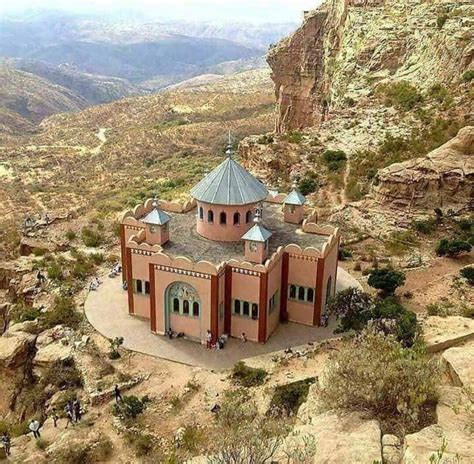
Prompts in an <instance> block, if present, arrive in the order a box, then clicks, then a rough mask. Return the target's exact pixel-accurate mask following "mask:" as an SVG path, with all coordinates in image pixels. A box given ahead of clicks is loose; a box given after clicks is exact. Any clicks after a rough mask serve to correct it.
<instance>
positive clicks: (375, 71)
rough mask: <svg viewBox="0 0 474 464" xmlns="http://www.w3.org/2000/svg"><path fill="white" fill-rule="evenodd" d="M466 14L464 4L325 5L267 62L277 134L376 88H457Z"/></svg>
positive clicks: (332, 0) (403, 0)
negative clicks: (402, 84)
mask: <svg viewBox="0 0 474 464" xmlns="http://www.w3.org/2000/svg"><path fill="white" fill-rule="evenodd" d="M470 8H472V6H470V5H469V3H468V2H441V1H434V2H430V3H428V2H423V1H421V0H410V1H409V0H327V1H326V2H325V3H324V4H323V5H321V7H319V8H318V9H316V10H314V11H311V12H306V13H305V15H304V22H303V24H302V25H301V27H300V28H299V29H297V30H296V31H295V32H294V34H293V35H291V36H290V37H287V38H285V39H283V40H282V41H281V42H279V43H278V44H277V45H275V46H273V47H272V48H271V49H270V51H269V54H268V57H267V61H268V63H269V65H270V67H271V68H272V71H273V72H272V79H273V81H274V83H275V93H276V98H277V102H278V115H277V122H276V131H277V132H279V133H281V132H285V131H288V130H294V129H301V128H304V127H310V126H315V125H319V124H320V123H321V122H322V121H324V120H326V119H327V118H330V117H331V115H333V114H334V112H337V110H338V109H339V108H341V107H344V106H347V102H348V101H351V102H355V103H359V101H360V100H361V99H364V98H366V97H367V96H368V95H370V94H371V92H372V90H373V86H374V84H377V83H378V82H384V81H387V80H389V81H392V80H402V79H403V80H408V81H410V82H411V83H413V84H414V85H415V86H416V87H418V88H419V89H422V90H426V89H429V88H430V87H431V86H432V85H434V84H435V83H443V84H445V85H450V84H451V83H457V82H459V81H460V79H461V78H462V73H463V72H464V71H465V70H466V69H468V68H469V66H472V65H471V63H472V58H473V50H472V47H471V46H470V45H469V44H470V39H471V38H472V22H471V21H470V20H469V19H468V18H469V11H468V10H469V9H470ZM442 14H445V15H446V18H447V19H446V21H445V23H444V24H443V25H442V26H441V27H440V25H439V23H438V22H437V18H438V17H439V16H440V15H442ZM466 18H467V19H466Z"/></svg>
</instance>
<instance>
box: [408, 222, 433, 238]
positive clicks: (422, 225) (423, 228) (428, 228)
mask: <svg viewBox="0 0 474 464" xmlns="http://www.w3.org/2000/svg"><path fill="white" fill-rule="evenodd" d="M436 226H437V222H436V220H435V219H421V220H418V221H413V222H412V227H413V229H415V230H416V231H417V232H419V233H420V234H423V235H429V234H431V233H433V232H434V231H435V230H436Z"/></svg>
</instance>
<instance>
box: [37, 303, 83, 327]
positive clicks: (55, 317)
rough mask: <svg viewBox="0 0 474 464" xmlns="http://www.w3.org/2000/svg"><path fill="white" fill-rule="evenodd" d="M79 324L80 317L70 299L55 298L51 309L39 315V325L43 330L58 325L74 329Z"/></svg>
mask: <svg viewBox="0 0 474 464" xmlns="http://www.w3.org/2000/svg"><path fill="white" fill-rule="evenodd" d="M81 322H82V316H81V314H79V313H78V312H77V311H76V305H75V303H74V300H73V299H72V298H71V297H66V296H58V297H56V299H55V300H54V304H53V307H52V309H50V310H49V311H46V312H45V313H42V314H41V323H42V325H43V326H44V327H45V329H48V328H52V327H55V326H56V325H59V324H62V325H65V326H67V327H71V328H73V329H75V328H77V327H78V325H79V324H80V323H81Z"/></svg>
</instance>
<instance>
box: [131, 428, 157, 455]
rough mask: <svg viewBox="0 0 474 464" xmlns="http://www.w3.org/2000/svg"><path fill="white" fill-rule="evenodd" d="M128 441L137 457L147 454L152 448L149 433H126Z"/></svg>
mask: <svg viewBox="0 0 474 464" xmlns="http://www.w3.org/2000/svg"><path fill="white" fill-rule="evenodd" d="M126 439H127V441H128V443H129V444H130V445H131V446H132V447H133V448H134V449H135V455H136V456H137V457H138V458H141V457H143V456H148V455H149V454H150V453H151V452H152V451H153V448H154V444H153V440H152V439H151V437H150V436H149V435H142V434H139V435H135V434H132V433H128V434H127V435H126Z"/></svg>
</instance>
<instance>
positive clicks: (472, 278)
mask: <svg viewBox="0 0 474 464" xmlns="http://www.w3.org/2000/svg"><path fill="white" fill-rule="evenodd" d="M459 274H461V277H464V278H465V279H466V280H467V282H468V284H469V285H474V266H466V267H463V268H462V269H461V270H460V271H459Z"/></svg>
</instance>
